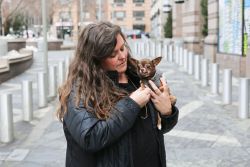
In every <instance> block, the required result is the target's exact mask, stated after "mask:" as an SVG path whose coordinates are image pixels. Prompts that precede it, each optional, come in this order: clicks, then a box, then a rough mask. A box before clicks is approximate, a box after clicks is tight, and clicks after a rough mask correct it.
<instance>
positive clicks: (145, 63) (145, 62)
mask: <svg viewBox="0 0 250 167" xmlns="http://www.w3.org/2000/svg"><path fill="white" fill-rule="evenodd" d="M161 59H162V57H157V58H155V59H153V60H150V59H145V58H144V59H141V60H137V59H134V58H131V64H132V66H133V68H134V70H135V72H136V73H137V75H138V76H139V78H140V80H141V86H142V87H143V88H144V87H145V85H147V86H148V87H149V88H151V89H152V87H151V86H150V84H149V82H148V81H149V80H152V81H153V82H154V83H155V85H156V86H157V87H160V86H161V82H160V78H161V77H162V73H161V72H160V71H159V70H157V69H156V66H157V65H158V64H159V63H160V62H161ZM152 90H153V89H152ZM153 91H154V90H153ZM168 93H169V96H170V101H171V105H172V106H174V105H175V103H176V97H175V96H173V95H172V94H171V93H170V89H169V88H168ZM157 127H158V129H161V117H160V114H159V113H158V121H157Z"/></svg>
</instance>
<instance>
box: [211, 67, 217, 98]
mask: <svg viewBox="0 0 250 167" xmlns="http://www.w3.org/2000/svg"><path fill="white" fill-rule="evenodd" d="M211 92H212V93H213V94H219V64H217V63H213V64H212V75H211Z"/></svg>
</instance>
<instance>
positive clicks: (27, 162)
mask: <svg viewBox="0 0 250 167" xmlns="http://www.w3.org/2000/svg"><path fill="white" fill-rule="evenodd" d="M72 54H73V51H50V52H49V53H48V62H49V65H58V62H59V61H61V60H65V59H66V58H67V57H69V56H71V55H72ZM42 56H43V55H42V52H35V53H34V63H33V65H32V67H31V68H30V69H29V70H27V71H25V72H24V73H23V74H21V75H19V76H17V77H15V78H12V79H10V80H8V81H7V82H4V83H3V84H1V85H0V94H1V93H7V92H9V93H11V94H12V101H13V120H14V138H15V140H14V141H13V142H11V143H8V144H4V143H0V166H3V167H5V166H6V167H7V166H8V167H9V166H16V167H21V166H23V167H24V166H25V167H27V166H28V167H29V166H30V167H36V166H38V167H39V166H51V167H52V166H64V159H65V148H66V146H65V138H64V134H63V131H62V128H61V123H60V122H59V121H58V120H57V119H56V117H55V111H56V105H57V102H56V100H54V101H51V102H49V104H48V107H46V108H42V109H39V108H38V104H37V101H38V98H37V96H38V93H37V83H36V82H37V72H39V71H42V70H43V66H42V65H43V64H42V63H43V60H42ZM23 80H31V81H32V83H33V84H32V87H33V94H32V95H33V110H34V112H33V113H34V119H33V120H32V121H31V122H24V121H22V102H21V98H22V95H21V93H22V92H21V84H22V81H23Z"/></svg>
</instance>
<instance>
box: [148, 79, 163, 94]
mask: <svg viewBox="0 0 250 167" xmlns="http://www.w3.org/2000/svg"><path fill="white" fill-rule="evenodd" d="M149 84H150V85H151V87H152V89H153V91H154V92H155V94H157V95H160V94H161V91H160V89H159V88H158V87H157V86H156V85H155V84H154V82H153V81H151V80H149Z"/></svg>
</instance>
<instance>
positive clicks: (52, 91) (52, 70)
mask: <svg viewBox="0 0 250 167" xmlns="http://www.w3.org/2000/svg"><path fill="white" fill-rule="evenodd" d="M56 90H57V84H56V66H54V65H53V66H50V67H49V97H50V98H53V97H55V96H56V93H57V91H56Z"/></svg>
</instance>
